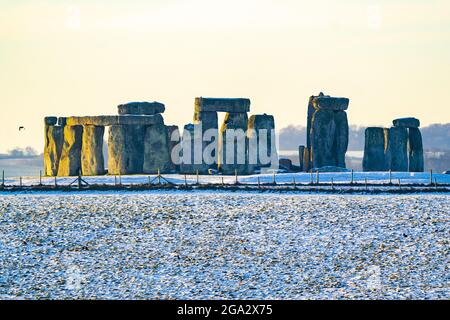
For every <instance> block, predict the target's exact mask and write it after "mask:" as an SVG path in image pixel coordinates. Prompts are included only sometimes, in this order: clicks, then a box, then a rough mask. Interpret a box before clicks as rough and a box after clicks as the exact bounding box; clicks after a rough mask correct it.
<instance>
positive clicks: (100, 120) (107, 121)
mask: <svg viewBox="0 0 450 320" xmlns="http://www.w3.org/2000/svg"><path fill="white" fill-rule="evenodd" d="M162 123H164V120H163V117H162V116H161V115H160V114H155V115H153V116H147V115H119V116H93V117H91V116H88V117H68V118H67V125H68V126H89V125H91V126H103V127H105V126H116V125H134V126H149V125H154V124H162Z"/></svg>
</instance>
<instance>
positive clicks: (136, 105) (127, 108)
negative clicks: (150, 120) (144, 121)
mask: <svg viewBox="0 0 450 320" xmlns="http://www.w3.org/2000/svg"><path fill="white" fill-rule="evenodd" d="M117 108H118V111H119V114H120V115H126V114H140V115H155V114H158V113H164V111H165V110H166V107H165V106H164V104H162V103H160V102H156V101H155V102H130V103H126V104H121V105H119V106H117Z"/></svg>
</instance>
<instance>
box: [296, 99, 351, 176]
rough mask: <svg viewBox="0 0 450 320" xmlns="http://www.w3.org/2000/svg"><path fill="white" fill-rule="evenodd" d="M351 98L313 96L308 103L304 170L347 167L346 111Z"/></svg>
mask: <svg viewBox="0 0 450 320" xmlns="http://www.w3.org/2000/svg"><path fill="white" fill-rule="evenodd" d="M348 105H349V99H347V98H336V97H330V96H326V95H324V94H323V93H322V92H321V93H320V94H319V95H318V96H312V97H310V99H309V102H308V122H307V146H306V148H307V150H308V151H307V152H305V155H306V154H307V156H308V159H305V160H304V170H306V171H308V170H311V169H313V168H316V169H317V168H321V167H342V168H345V167H346V164H345V154H346V152H347V148H348V119H347V113H346V112H345V110H347V109H348Z"/></svg>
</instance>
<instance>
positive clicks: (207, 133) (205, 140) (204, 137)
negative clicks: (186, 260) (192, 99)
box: [194, 111, 219, 174]
mask: <svg viewBox="0 0 450 320" xmlns="http://www.w3.org/2000/svg"><path fill="white" fill-rule="evenodd" d="M194 124H195V125H196V126H197V128H200V126H201V137H200V136H196V137H195V142H194V146H197V143H198V144H200V145H201V150H200V149H197V150H196V151H197V152H201V156H202V157H201V163H198V164H197V165H196V168H197V170H199V173H200V174H207V173H208V170H209V169H215V168H217V163H218V154H217V152H215V151H214V150H218V135H219V134H218V132H219V130H218V117H217V112H215V111H213V112H210V111H196V112H195V113H194ZM211 145H212V146H213V147H212V150H213V151H212V152H211V157H212V159H213V160H212V161H209V162H213V163H206V162H205V159H204V158H203V152H204V151H205V149H206V148H207V147H208V146H211ZM199 156H200V155H198V156H197V159H200V158H199Z"/></svg>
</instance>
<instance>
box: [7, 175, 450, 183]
mask: <svg viewBox="0 0 450 320" xmlns="http://www.w3.org/2000/svg"><path fill="white" fill-rule="evenodd" d="M163 177H164V178H165V179H167V180H168V181H170V182H171V183H174V184H184V183H188V184H194V183H196V182H197V176H196V175H186V177H185V176H184V175H180V174H164V175H163ZM149 178H150V181H152V182H153V183H157V179H156V175H150V176H147V175H129V176H122V177H114V176H98V177H83V179H84V180H85V181H87V182H88V183H89V184H104V185H114V184H115V183H119V181H121V182H122V184H126V185H130V184H146V183H149ZM185 178H186V180H185ZM430 178H431V179H430ZM74 179H75V178H74V177H70V178H60V177H58V178H57V183H58V185H69V184H70V183H71V182H73V181H74ZM258 179H259V181H260V183H272V182H273V180H274V175H273V174H259V175H250V176H239V177H238V181H239V183H242V184H246V183H248V184H256V183H258ZM317 179H319V182H321V183H331V181H332V180H333V182H334V183H336V184H339V183H349V182H351V181H352V173H351V172H342V173H320V174H319V176H317V174H315V173H314V174H312V175H311V174H309V173H282V174H276V175H275V181H276V183H278V184H283V183H293V182H294V180H295V182H296V183H298V184H302V183H303V184H307V183H310V182H311V181H313V182H314V183H316V182H317ZM366 179H367V182H368V183H371V184H372V183H374V184H383V183H389V182H390V181H391V182H392V183H394V184H398V181H399V179H400V182H401V184H402V185H405V184H429V183H430V181H431V180H432V181H433V183H438V184H450V175H446V174H436V173H433V174H432V176H431V177H430V173H428V172H423V173H414V172H393V173H392V175H391V177H390V176H389V172H355V173H354V174H353V181H354V182H356V183H358V182H359V183H365V181H366ZM222 181H223V183H225V184H234V183H235V182H236V178H235V177H234V176H221V175H201V176H199V183H200V184H208V183H216V184H221V183H222ZM39 182H40V180H39V177H23V178H22V183H23V185H26V186H30V185H37V184H39ZM161 182H163V183H164V182H165V181H164V180H161ZM42 183H43V184H45V185H53V184H54V183H55V179H54V178H43V179H42ZM5 184H6V185H16V186H18V185H19V184H20V177H15V178H7V179H5Z"/></svg>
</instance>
